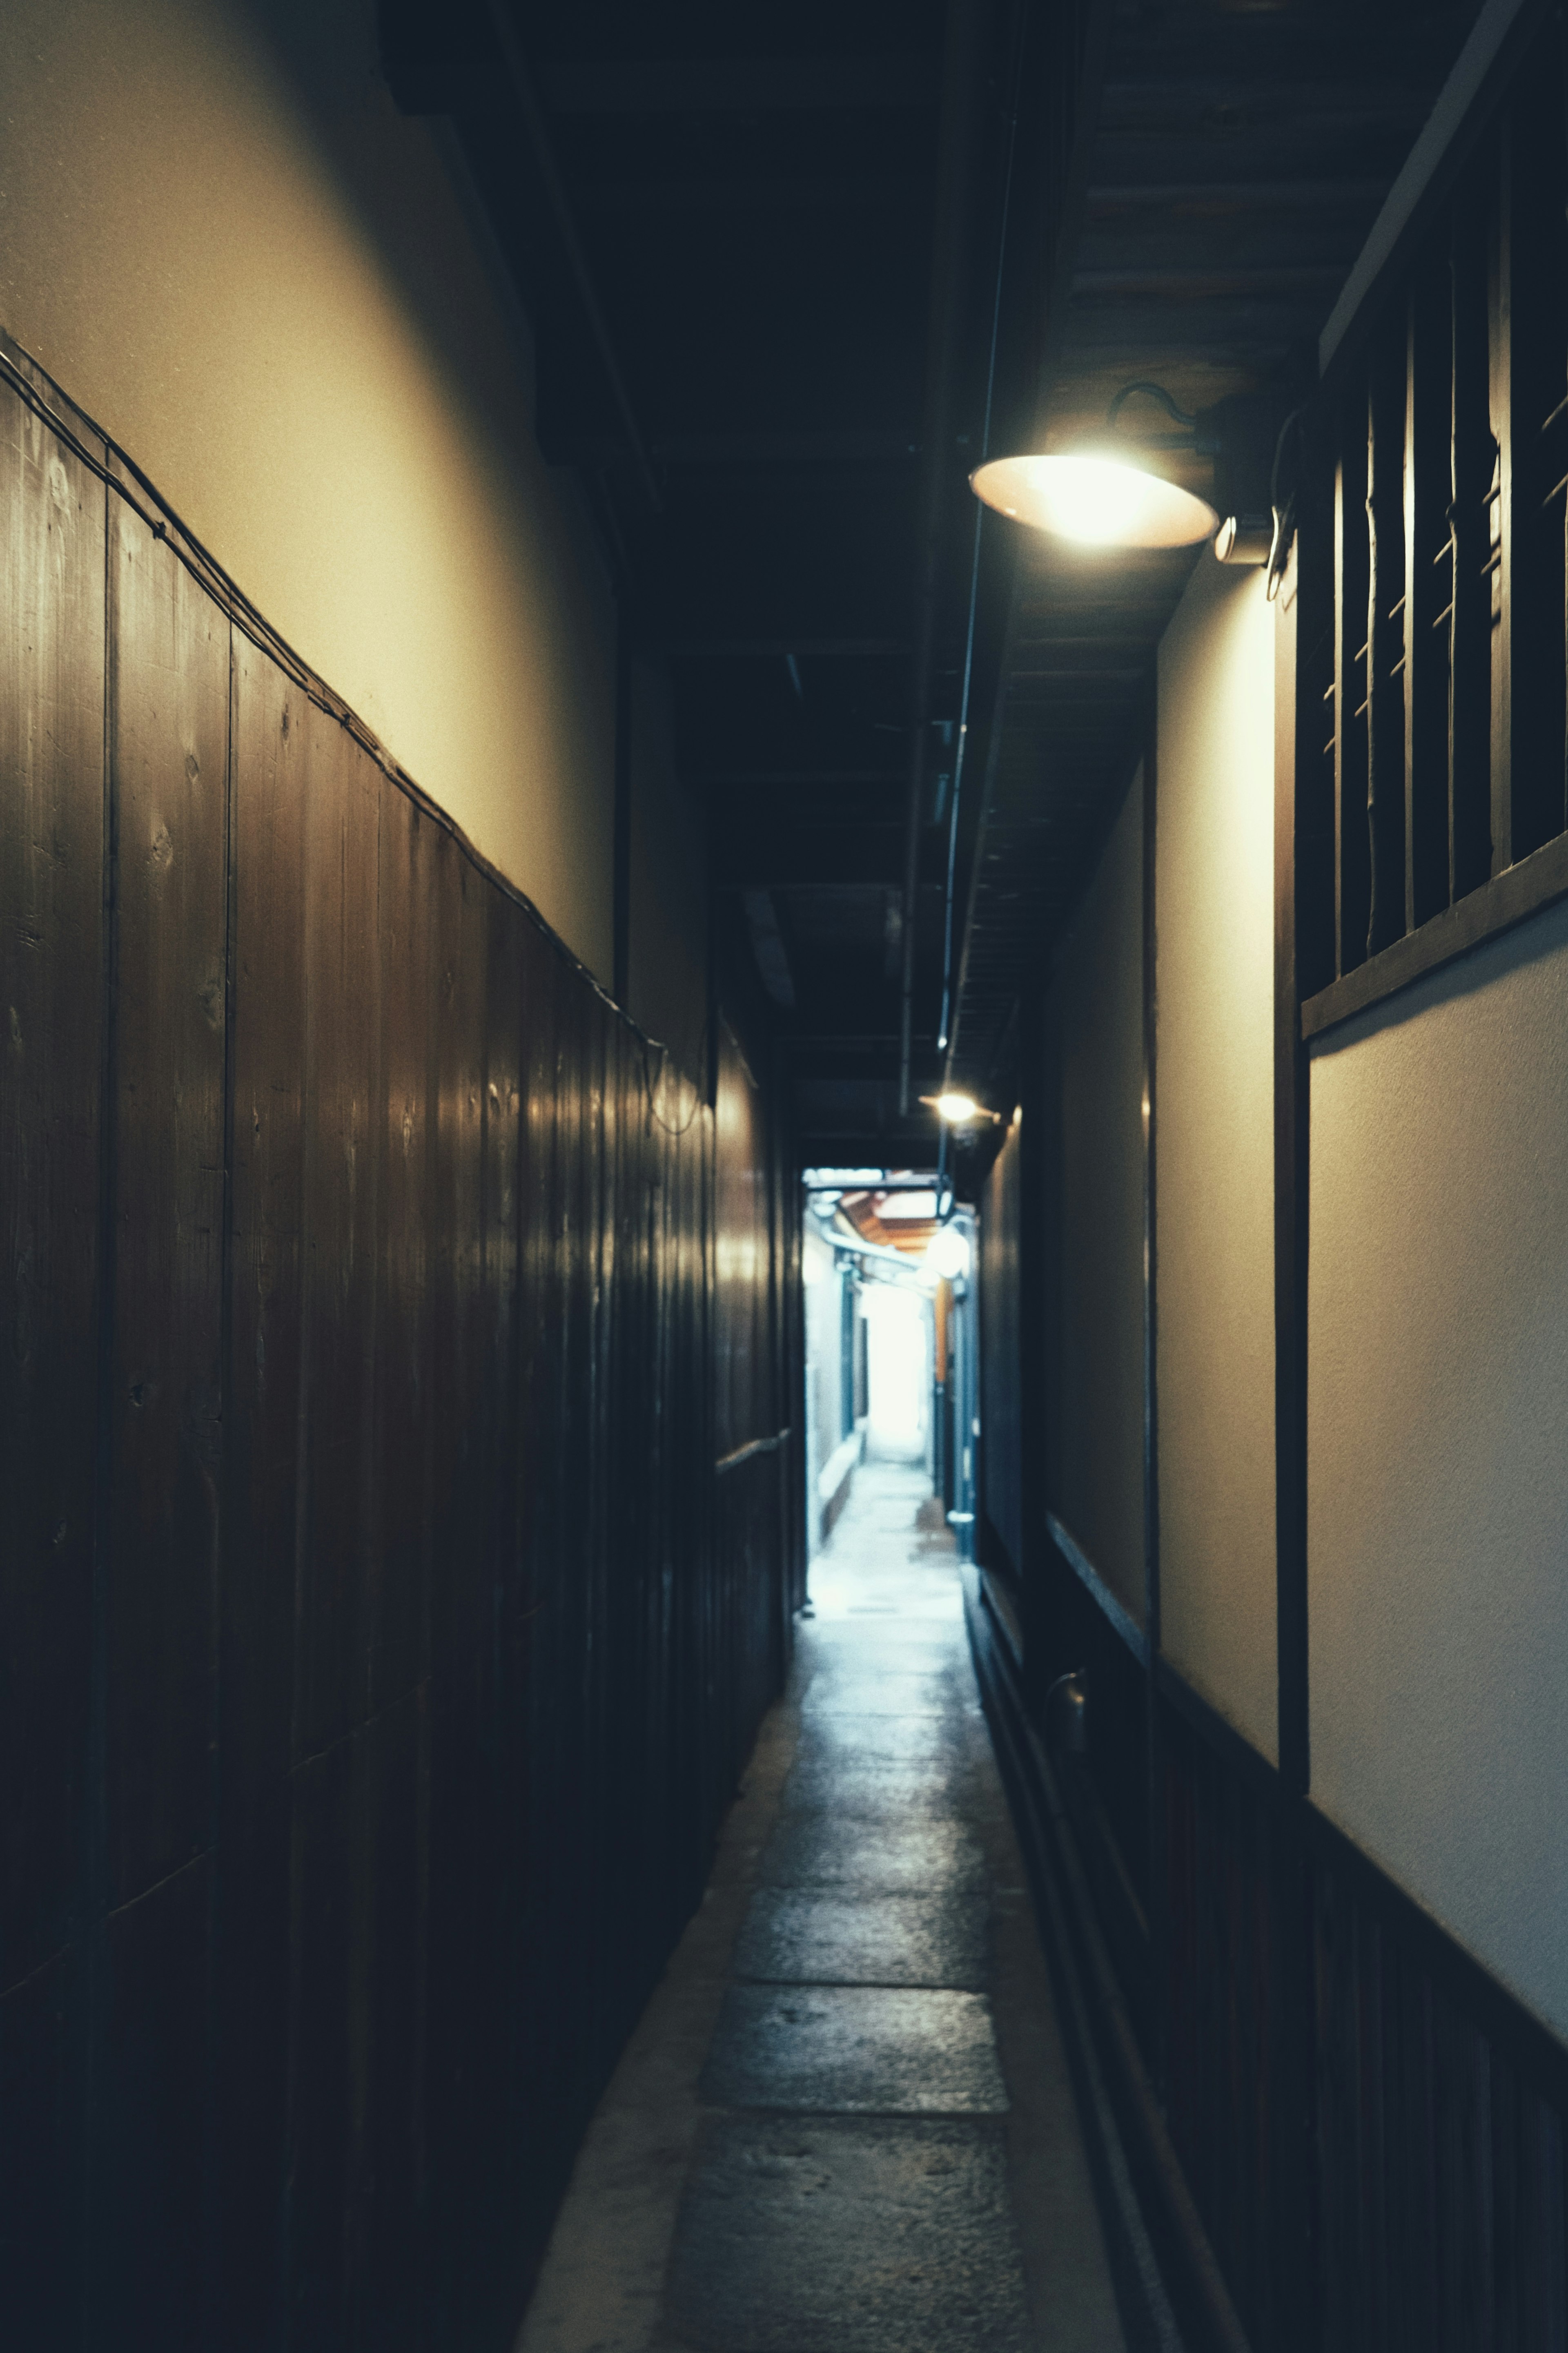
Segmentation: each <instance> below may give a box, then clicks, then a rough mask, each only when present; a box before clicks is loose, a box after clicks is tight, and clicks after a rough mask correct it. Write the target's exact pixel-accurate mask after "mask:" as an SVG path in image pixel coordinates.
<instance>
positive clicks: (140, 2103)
mask: <svg viewBox="0 0 1568 2353" xmlns="http://www.w3.org/2000/svg"><path fill="white" fill-rule="evenodd" d="M212 1873H213V1860H212V1857H211V1856H210V1855H202V1856H200V1857H198V1858H197V1860H196V1861H195V1862H193V1863H191V1864H189V1865H188V1866H187V1867H186V1868H185V1869H184V1871H180V1872H177V1873H175V1874H174V1877H173V1878H171V1879H167V1880H164V1881H163V1883H162V1884H160V1885H159V1886H157V1887H154V1888H153V1889H152V1890H151V1891H150V1892H149V1893H148V1894H144V1895H142V1896H140V1897H138V1898H137V1899H136V1900H135V1901H133V1902H132V1903H131V1904H129V1905H126V1906H125V1907H124V1908H123V1909H121V1910H120V1911H118V1912H116V1913H115V1914H113V1915H112V1916H111V1917H110V1921H109V1923H108V1926H107V1930H106V1936H105V1943H106V1946H107V1959H106V1969H105V1977H106V1994H107V2015H106V2018H105V2023H104V2049H105V2059H104V2064H103V2067H102V2070H101V2074H100V2082H99V2085H98V2116H97V2119H96V2123H97V2147H96V2152H95V2154H96V2157H97V2161H98V2185H97V2195H96V2197H95V2200H94V2208H93V2225H94V2227H93V2247H92V2257H93V2269H94V2274H95V2287H96V2296H95V2301H94V2306H93V2309H92V2316H91V2318H90V2320H89V2330H88V2341H89V2344H94V2345H103V2344H112V2343H113V2342H114V2341H115V2340H116V2338H117V2337H123V2336H125V2335H127V2334H129V2333H130V2331H131V2330H132V2328H134V2329H135V2330H136V2331H137V2332H139V2333H140V2334H141V2335H142V2342H143V2343H144V2344H149V2345H156V2346H158V2347H160V2348H162V2347H164V2346H167V2347H169V2348H180V2353H196V2348H199V2347H200V2346H201V2345H202V2341H203V2338H204V2336H205V2320H206V2314H205V2297H206V2277H205V2263H204V2261H203V2251H204V2247H205V2233H206V2219H207V2207H206V2188H207V2177H208V2146H209V2144H208V2132H207V2097H206V2094H207V1992H208V1959H209V1953H208V1930H209V1922H210V1915H211V1901H212V1884H211V1883H212Z"/></svg>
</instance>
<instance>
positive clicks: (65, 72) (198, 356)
mask: <svg viewBox="0 0 1568 2353" xmlns="http://www.w3.org/2000/svg"><path fill="white" fill-rule="evenodd" d="M0 38H3V41H4V51H5V77H4V90H3V94H0V326H4V328H5V330H6V332H9V333H10V334H11V335H12V336H14V337H15V339H16V341H17V342H18V343H21V344H22V345H23V346H24V347H25V348H26V351H27V352H29V353H31V354H32V356H33V357H34V358H35V359H36V360H37V362H38V363H39V364H41V365H42V366H43V367H44V368H46V369H47V371H48V373H49V374H50V375H52V376H54V377H55V379H56V380H57V381H58V383H59V385H61V387H62V389H63V390H64V391H65V392H66V393H67V394H68V396H70V398H71V399H72V400H74V401H75V402H77V403H78V405H79V406H80V407H82V408H83V409H85V410H86V411H87V412H88V414H89V416H90V417H93V418H94V420H95V421H96V422H97V423H98V424H99V425H100V426H101V427H103V429H104V430H105V431H106V432H107V433H109V434H110V436H111V438H113V439H115V440H116V441H118V442H119V443H120V444H121V446H122V447H123V448H125V449H126V450H127V451H128V452H129V453H130V455H131V456H132V458H133V459H135V461H136V463H137V464H138V465H139V466H141V467H142V470H143V471H144V472H146V473H147V474H148V475H149V477H150V478H151V479H152V480H153V482H154V483H155V484H156V486H157V488H158V490H159V491H161V493H162V494H163V497H164V498H166V499H167V500H168V501H169V502H170V503H171V505H173V506H174V509H175V510H176V512H178V513H179V514H180V515H181V517H182V519H183V520H184V522H185V523H186V524H187V525H188V526H189V528H190V529H191V530H192V531H193V532H194V533H195V535H196V537H197V538H198V539H200V540H201V541H202V542H203V543H205V545H206V546H207V547H208V548H209V549H210V550H211V552H212V554H214V555H215V556H216V558H217V560H218V562H219V563H220V564H222V565H224V567H225V568H226V570H227V571H228V572H229V573H230V574H231V575H232V576H233V577H234V578H235V579H236V580H237V582H238V584H239V586H240V587H241V588H242V589H243V590H244V591H245V593H246V595H247V596H249V597H250V598H251V599H252V601H253V602H254V603H255V604H256V605H257V606H258V608H259V609H260V611H261V612H262V613H263V614H265V616H266V617H267V618H268V621H269V622H270V623H271V624H272V625H273V627H274V628H277V629H278V630H279V632H280V633H281V634H282V636H283V637H284V638H287V639H288V640H289V643H290V644H291V645H293V646H294V648H295V649H296V650H297V651H298V652H299V653H300V654H301V655H302V656H303V657H304V658H305V659H306V660H307V661H308V662H310V664H311V665H312V667H313V668H314V669H316V670H318V671H319V672H320V673H321V676H322V677H324V678H325V679H326V680H327V681H329V682H330V683H331V685H332V686H333V687H334V688H335V689H336V691H338V692H339V693H340V694H342V696H344V698H345V699H346V700H347V701H348V702H350V703H351V704H352V705H353V707H354V709H355V710H357V711H358V712H359V713H360V714H361V716H362V717H363V719H364V720H365V721H367V722H368V723H369V724H370V726H371V727H373V728H374V730H375V732H376V733H377V734H378V735H379V736H380V737H381V738H382V740H383V742H384V743H385V744H387V746H388V747H389V749H390V750H391V751H392V752H393V753H395V755H396V756H397V758H398V759H399V760H401V761H402V763H403V765H405V767H406V768H407V769H408V771H409V772H410V774H411V775H413V776H415V777H416V779H417V781H418V782H419V783H420V784H421V785H422V786H424V787H425V789H426V791H427V792H429V793H430V794H431V795H432V796H433V797H435V798H436V799H437V801H439V802H440V803H441V804H442V806H443V807H445V808H446V809H447V810H448V811H449V813H450V814H451V816H452V817H453V818H456V820H457V821H458V824H459V825H460V826H461V827H462V828H464V830H465V831H466V832H467V833H468V836H469V838H470V839H472V840H473V842H474V843H475V845H476V846H477V847H478V848H479V849H480V850H481V851H482V852H483V853H484V854H485V855H486V856H487V857H489V859H491V860H493V861H494V862H495V863H496V864H497V865H498V866H499V867H500V869H501V870H502V871H503V872H504V873H506V874H507V875H508V876H509V877H510V879H511V880H512V881H514V882H515V883H516V884H518V885H519V887H520V888H521V889H522V890H523V891H525V892H527V893H528V894H529V895H530V897H531V898H532V899H533V901H534V902H535V903H536V904H537V905H538V907H539V908H540V910H541V912H542V913H543V914H544V915H545V917H546V918H547V920H548V921H549V922H550V923H552V924H553V925H554V927H555V929H556V930H557V931H558V932H560V934H562V936H563V938H564V939H565V940H566V941H567V943H568V944H569V945H570V946H571V947H572V948H574V950H575V952H576V953H577V954H578V955H580V956H581V957H582V958H583V959H584V962H585V963H586V964H588V965H590V966H591V967H592V968H593V970H594V971H595V973H596V974H597V975H598V976H600V977H601V979H603V980H604V981H605V982H606V983H607V982H608V981H609V979H610V976H611V957H612V872H613V854H614V853H613V807H614V724H615V695H614V650H613V638H614V612H613V607H611V605H610V601H609V596H608V591H607V586H606V584H605V580H604V577H603V575H602V574H600V573H599V572H598V570H597V568H596V565H595V561H594V559H593V556H592V554H591V551H590V548H589V545H588V543H587V539H586V533H585V532H584V526H583V523H582V522H581V519H580V517H579V516H578V515H577V514H576V513H575V512H574V508H573V504H572V501H571V498H570V495H569V493H568V491H567V490H566V487H565V485H564V484H563V480H561V479H560V478H559V477H557V476H554V475H552V472H551V470H549V469H548V468H547V467H546V466H545V464H544V462H543V460H542V458H541V456H540V453H539V450H538V448H537V445H536V443H535V441H534V438H533V434H532V429H531V364H530V355H529V350H528V345H527V331H526V327H525V326H524V325H523V323H522V322H521V320H520V319H518V318H517V317H516V316H515V315H509V313H508V311H507V309H506V305H505V302H504V300H503V297H502V296H501V294H500V291H499V290H498V284H497V281H496V280H494V279H493V278H492V276H491V275H490V274H489V273H488V272H487V269H486V266H485V264H484V262H483V261H482V259H481V258H480V248H479V243H478V242H477V241H476V238H475V237H474V235H473V234H472V233H471V232H470V228H469V226H468V221H467V219H466V217H465V215H464V211H463V208H462V206H461V205H460V203H459V200H458V195H457V194H456V193H455V190H454V183H453V180H452V178H451V176H450V175H449V174H448V173H447V171H446V170H445V169H444V167H443V164H442V161H441V157H440V154H439V153H438V152H437V144H436V141H435V138H434V136H433V133H432V132H431V130H430V128H429V126H427V125H426V124H424V123H421V122H415V121H406V120H405V119H404V118H403V117H401V116H400V115H399V114H398V113H397V111H396V110H395V106H394V105H393V102H392V100H391V98H390V96H389V95H388V93H387V91H386V89H385V87H384V83H383V82H382V80H381V78H380V75H379V73H378V70H377V66H376V55H377V52H376V41H375V21H374V5H372V0H342V5H334V6H332V7H331V8H324V7H321V5H319V0H250V4H249V5H246V0H138V5H136V6H135V7H127V6H125V5H123V0H0Z"/></svg>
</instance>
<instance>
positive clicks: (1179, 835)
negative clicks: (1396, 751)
mask: <svg viewBox="0 0 1568 2353" xmlns="http://www.w3.org/2000/svg"><path fill="white" fill-rule="evenodd" d="M1159 696H1160V701H1159V722H1158V735H1157V743H1158V762H1159V765H1158V770H1157V777H1156V810H1155V825H1154V840H1155V850H1154V855H1155V881H1154V909H1155V924H1156V934H1157V948H1156V958H1155V972H1156V987H1157V997H1158V1008H1159V1013H1158V1030H1157V1040H1158V1042H1157V1056H1156V1076H1155V1102H1156V1161H1157V1176H1156V1199H1157V1216H1158V1232H1157V1246H1158V1319H1157V1327H1156V1328H1157V1351H1158V1354H1157V1369H1158V1380H1159V1461H1160V1613H1161V1635H1162V1641H1163V1647H1164V1649H1165V1651H1167V1653H1168V1654H1169V1656H1170V1658H1171V1660H1172V1662H1173V1664H1174V1665H1175V1666H1176V1667H1177V1668H1179V1670H1180V1671H1181V1672H1182V1673H1183V1674H1184V1676H1185V1677H1186V1678H1187V1680H1188V1681H1189V1682H1190V1683H1193V1684H1194V1685H1195V1687H1196V1688H1197V1689H1198V1690H1199V1691H1200V1692H1202V1693H1203V1694H1204V1695H1205V1697H1206V1698H1207V1699H1208V1700H1210V1701H1211V1702H1212V1704H1214V1705H1215V1707H1217V1708H1218V1709H1219V1710H1220V1711H1221V1713H1222V1714H1224V1715H1226V1716H1228V1717H1229V1718H1230V1719H1231V1721H1232V1722H1233V1723H1234V1724H1235V1725H1237V1727H1238V1729H1239V1730H1241V1731H1242V1732H1244V1733H1245V1734H1246V1735H1247V1737H1248V1738H1249V1739H1250V1740H1252V1741H1253V1742H1254V1743H1255V1744H1256V1745H1257V1746H1258V1747H1260V1748H1262V1749H1263V1750H1264V1751H1265V1752H1266V1753H1267V1754H1268V1756H1270V1757H1273V1756H1275V1755H1276V1754H1277V1748H1278V1684H1277V1672H1278V1670H1277V1652H1276V1641H1275V1530H1274V1207H1273V1204H1274V1098H1273V1073H1274V1045H1273V999H1274V881H1273V866H1274V609H1273V607H1271V606H1270V605H1269V604H1268V602H1267V600H1266V598H1265V596H1264V583H1263V575H1262V573H1261V572H1260V571H1253V570H1245V571H1244V570H1240V569H1236V568H1232V567H1229V566H1227V565H1221V564H1218V563H1216V562H1215V559H1214V557H1213V556H1212V555H1211V554H1209V553H1208V551H1207V550H1206V549H1205V553H1204V554H1203V555H1202V556H1201V557H1200V558H1199V561H1198V565H1197V569H1196V570H1195V571H1194V575H1193V577H1192V580H1191V583H1190V584H1189V586H1188V588H1187V591H1186V594H1185V596H1184V598H1183V600H1182V604H1181V606H1180V607H1179V608H1178V610H1177V612H1176V615H1175V617H1174V619H1173V621H1172V623H1171V626H1170V628H1169V629H1168V630H1167V632H1166V634H1165V638H1164V639H1163V643H1162V645H1161V648H1160V674H1159Z"/></svg>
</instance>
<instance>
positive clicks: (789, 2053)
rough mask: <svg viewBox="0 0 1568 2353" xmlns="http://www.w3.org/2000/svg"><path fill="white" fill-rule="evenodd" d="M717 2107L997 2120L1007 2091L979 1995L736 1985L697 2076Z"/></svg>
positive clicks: (949, 1991)
mask: <svg viewBox="0 0 1568 2353" xmlns="http://www.w3.org/2000/svg"><path fill="white" fill-rule="evenodd" d="M700 2090H701V2095H702V2097H703V2098H704V2099H706V2100H709V2101H710V2102H711V2103H712V2104H713V2105H714V2106H716V2107H724V2108H803V2109H809V2110H811V2111H812V2112H814V2113H815V2114H816V2115H820V2116H854V2115H857V2114H863V2115H876V2116H1000V2115H1002V2114H1003V2113H1005V2109H1006V2106H1007V2094H1006V2091H1005V2087H1004V2085H1003V2082H1002V2070H1001V2068H1000V2066H999V2065H998V2063H997V2058H996V2038H995V2035H994V2031H993V2029H992V2024H991V2010H990V2006H989V2004H988V2003H987V2001H986V2000H985V1998H984V1995H983V1994H977V1993H961V1992H958V1991H956V1990H954V1989H946V1988H944V1989H942V1990H941V1991H938V1992H930V1991H925V1990H921V1991H914V1990H911V1989H903V1988H885V1987H881V1986H823V1985H816V1986H805V1987H801V1988H799V1989H795V1988H794V1987H787V1988H786V1987H778V1988H775V1987H771V1986H753V1985H735V1986H731V1989H730V1990H729V1992H728V1993H727V1994H726V1996H725V1997H724V2007H723V2009H722V2010H721V2013H720V2017H719V2024H718V2028H717V2031H715V2033H714V2037H713V2046H712V2049H711V2050H710V2052H709V2054H708V2064H707V2067H706V2068H705V2069H704V2071H703V2075H702V2083H701V2086H700Z"/></svg>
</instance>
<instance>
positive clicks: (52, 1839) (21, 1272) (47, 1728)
mask: <svg viewBox="0 0 1568 2353" xmlns="http://www.w3.org/2000/svg"><path fill="white" fill-rule="evenodd" d="M103 565H104V494H103V489H102V486H101V484H100V482H99V481H98V480H96V479H95V478H94V476H93V475H92V474H91V472H90V471H89V469H88V468H87V467H85V466H84V465H82V464H81V462H80V461H79V459H76V458H74V457H73V456H71V454H70V453H69V451H68V450H67V449H65V448H63V447H62V446H61V445H60V444H59V443H58V442H57V440H56V438H55V437H54V436H53V435H52V434H51V433H49V432H47V430H46V428H45V427H44V426H43V425H42V424H41V423H40V421H39V420H38V418H37V417H36V416H34V415H33V413H32V412H31V410H29V409H28V408H27V407H26V406H25V404H24V403H23V402H22V401H21V399H20V398H19V397H18V396H16V394H15V393H13V392H11V391H9V390H4V389H0V1023H3V1024H4V1029H3V1030H0V1058H3V1060H0V1068H3V1071H4V1078H3V1081H0V1250H3V1252H4V1267H5V1298H6V1303H7V1304H6V1313H5V1332H4V1336H3V1339H0V1617H3V1622H4V1625H5V1642H4V1644H3V1645H0V1818H3V1819H4V1821H5V1837H4V1839H3V1840H0V1991H4V1989H6V1988H8V1987H11V1986H14V1985H16V1984H19V1983H20V1982H22V1981H23V1980H24V1979H26V1978H28V1977H30V1976H31V1975H32V1973H33V1972H34V1971H35V1970H37V1969H38V1968H42V1967H43V1965H44V1963H45V1962H46V1961H47V1959H48V1957H49V1956H50V1955H51V1954H53V1953H56V1952H58V1950H59V1948H60V1947H61V1946H62V1945H63V1944H64V1943H65V1942H66V1940H67V1938H68V1936H70V1935H71V1934H72V1933H73V1930H75V1929H77V1928H78V1927H79V1925H80V1919H81V1906H82V1899H83V1894H84V1889H83V1878H82V1873H83V1866H84V1862H85V1845H84V1841H85V1838H86V1834H87V1817H86V1811H85V1809H86V1806H87V1802H88V1736H89V1734H88V1725H89V1695H90V1666H91V1623H92V1584H93V1538H94V1522H95V1514H96V1508H97V1506H96V1479H97V1451H98V1414H97V1398H96V1394H95V1387H96V1375H97V1366H98V1354H99V1331H98V1319H99V1316H100V1312H101V1304H102V1302H101V1296H100V1280H101V1277H100V1247H99V1240H100V1145H101V1121H102V1102H101V1083H102V1079H101V1059H102V1044H103V1030H102V1024H103V989H104V981H105V971H104V940H103V908H104V758H103V740H104V739H103V696H104V596H103ZM32 2080H35V2079H34V2078H32V2077H31V2076H30V2077H29V2081H32ZM13 2126H14V2128H15V2129H16V2130H17V2131H18V2132H22V2133H24V2134H25V2133H26V2126H25V2125H24V2124H23V2122H22V2120H21V2115H20V2113H19V2112H18V2111H17V2110H16V2109H15V2108H13V2109H10V2110H9V2111H7V2121H6V2122H4V2123H0V2133H3V2134H5V2136H6V2137H7V2138H8V2137H9V2134H10V2130H11V2129H12V2128H13ZM37 2130H38V2133H39V2142H40V2147H49V2146H51V2145H52V2143H53V2140H54V2132H55V2127H54V2126H52V2125H46V2123H45V2120H44V2118H43V2117H41V2116H40V2117H39V2118H38V2119H37ZM16 2247H17V2253H18V2254H19V2255H22V2256H24V2257H25V2256H26V2247H25V2246H24V2244H23V2243H22V2242H16ZM3 2297H4V2291H3V2289H0V2300H3Z"/></svg>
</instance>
